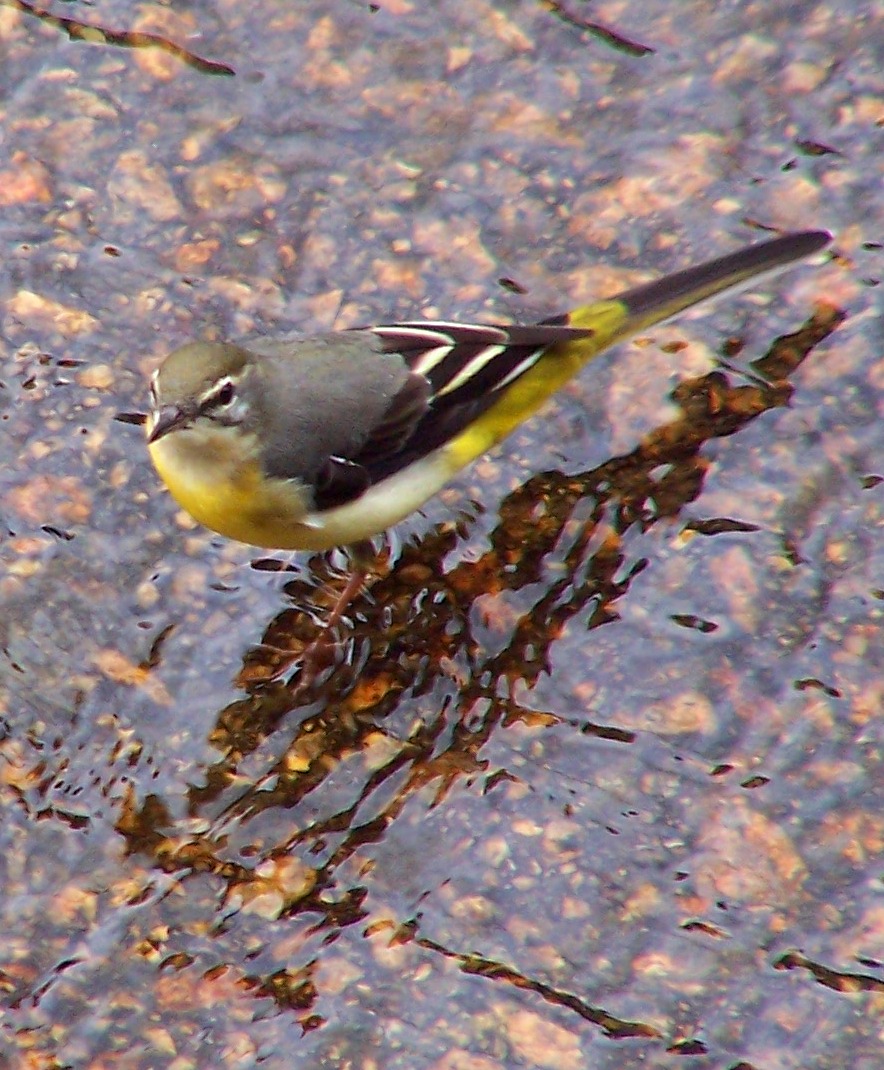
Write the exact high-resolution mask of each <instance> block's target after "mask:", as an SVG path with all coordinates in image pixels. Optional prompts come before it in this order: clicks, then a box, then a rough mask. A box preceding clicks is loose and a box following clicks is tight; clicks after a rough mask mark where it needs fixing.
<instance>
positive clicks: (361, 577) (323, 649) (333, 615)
mask: <svg viewBox="0 0 884 1070" xmlns="http://www.w3.org/2000/svg"><path fill="white" fill-rule="evenodd" d="M349 556H350V575H349V576H348V577H347V582H346V584H345V585H344V589H343V590H342V591H341V593H340V594H339V595H338V597H337V598H336V599H335V603H334V605H333V606H332V607H331V609H330V611H329V613H328V616H327V617H326V619H325V620H324V621H323V623H322V630H321V631H320V633H319V635H318V636H317V637H316V638H315V639H314V640H313V642H312V643H310V644H309V646H307V647H306V648H305V649H304V651H303V653H302V654H301V657H300V661H301V668H300V671H299V673H298V683H297V690H298V691H301V690H303V689H305V688H307V687H309V686H310V685H311V684H312V683H313V681H314V680H315V679H316V677H317V675H318V674H319V672H320V671H321V670H322V669H323V668H325V666H326V665H327V664H328V663H329V660H330V658H329V653H330V652H334V650H335V647H336V646H337V642H336V640H335V638H334V635H333V632H334V629H335V628H336V627H337V626H338V624H340V622H341V618H342V617H343V616H344V614H345V613H346V611H347V607H348V606H349V605H350V603H351V602H352V601H353V599H354V598H355V597H356V596H357V595H358V594H359V592H360V591H361V590H362V587H363V585H364V584H365V581H366V579H367V578H368V574H369V570H370V566H371V564H372V562H373V560H374V557H375V551H374V546H373V545H372V544H371V543H370V542H368V541H365V542H359V543H356V544H354V545H353V546H351V547H350V548H349Z"/></svg>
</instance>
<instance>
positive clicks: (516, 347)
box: [352, 317, 592, 483]
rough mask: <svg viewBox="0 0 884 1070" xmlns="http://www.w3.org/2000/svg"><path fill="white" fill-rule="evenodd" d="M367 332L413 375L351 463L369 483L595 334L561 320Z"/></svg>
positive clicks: (387, 327)
mask: <svg viewBox="0 0 884 1070" xmlns="http://www.w3.org/2000/svg"><path fill="white" fill-rule="evenodd" d="M371 331H372V333H373V334H375V335H376V336H377V337H378V338H379V339H380V340H381V343H382V345H383V348H384V350H385V351H386V352H390V353H392V352H395V353H399V354H401V356H402V358H403V359H404V360H405V362H406V364H407V365H408V367H409V368H410V369H411V370H412V375H411V376H409V378H408V380H407V382H406V384H405V386H404V387H403V388H402V390H400V392H399V393H398V394H397V395H396V397H395V398H393V401H392V402H391V404H390V408H389V409H388V411H387V414H386V415H385V417H384V420H383V421H382V422H381V424H380V425H379V426H378V427H377V428H375V430H374V431H373V433H372V435H371V437H370V438H369V440H368V442H367V443H366V444H365V446H364V447H363V448H362V449H361V450H360V451H359V453H358V454H357V455H356V456H355V457H354V458H352V460H353V462H355V464H357V465H361V466H362V467H364V469H365V471H366V474H367V476H368V479H369V480H370V482H371V483H376V482H378V481H379V480H381V479H384V478H386V477H387V476H390V475H393V474H394V473H395V472H398V471H400V470H401V469H403V468H405V467H406V466H407V465H408V464H410V463H411V462H412V461H416V460H419V459H420V458H421V457H425V456H426V455H427V454H429V453H431V452H432V451H433V450H435V449H438V448H439V447H440V446H442V445H444V444H445V443H446V442H449V441H450V440H451V439H452V438H454V437H455V436H456V435H458V434H459V433H460V432H461V431H463V430H464V428H465V427H467V426H468V425H469V424H470V423H471V422H472V421H473V420H475V419H477V418H478V417H479V416H480V415H481V414H482V413H483V412H484V411H485V410H486V409H488V408H489V407H490V406H491V405H493V404H494V402H495V401H496V400H497V399H498V398H499V396H500V391H501V390H502V389H504V388H505V387H507V386H509V385H511V383H513V382H515V381H516V380H517V379H518V378H519V377H520V376H521V375H524V373H525V372H527V371H528V370H529V369H530V368H532V367H533V366H534V364H535V363H536V362H537V360H539V359H540V357H541V356H542V354H543V353H544V352H545V350H547V349H548V348H549V347H550V346H552V345H555V344H557V343H561V342H566V341H571V340H573V339H575V338H585V337H587V335H589V334H591V333H592V332H591V331H589V330H586V329H583V328H573V327H569V326H567V318H566V317H562V318H561V319H556V320H549V321H545V322H543V323H538V324H536V325H533V326H525V327H522V326H516V327H498V326H485V325H484V324H455V323H446V322H431V321H428V322H420V321H416V322H405V323H394V324H384V325H381V326H378V327H373V328H371ZM419 384H420V385H419Z"/></svg>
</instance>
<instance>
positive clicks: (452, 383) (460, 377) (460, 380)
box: [438, 345, 507, 397]
mask: <svg viewBox="0 0 884 1070" xmlns="http://www.w3.org/2000/svg"><path fill="white" fill-rule="evenodd" d="M506 348H507V347H506V346H505V345H497V346H486V347H485V348H484V349H480V350H479V352H478V353H477V354H476V355H475V356H474V357H473V359H472V360H470V361H467V363H466V364H464V366H463V367H462V368H461V369H460V371H459V372H458V373H457V375H455V376H453V377H452V378H451V379H449V380H448V382H447V383H446V384H445V386H443V387H442V389H441V390H440V391H439V392H438V396H439V397H442V395H443V394H448V393H450V392H451V391H452V390H457V388H458V387H459V386H463V384H464V383H468V382H469V381H470V379H472V377H473V376H474V375H476V374H477V373H478V372H480V371H481V370H482V369H483V368H484V367H485V365H486V364H489V363H490V362H491V361H492V360H494V358H495V357H499V356H500V354H501V353H504V352H506Z"/></svg>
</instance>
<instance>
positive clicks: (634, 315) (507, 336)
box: [145, 230, 832, 628]
mask: <svg viewBox="0 0 884 1070" xmlns="http://www.w3.org/2000/svg"><path fill="white" fill-rule="evenodd" d="M831 239H832V236H831V234H829V233H828V232H827V231H824V230H805V231H798V232H793V233H786V234H782V235H780V236H778V237H776V238H772V239H769V240H766V241H763V242H759V243H756V244H753V245H748V246H745V247H743V248H741V249H738V250H737V251H736V252H732V253H729V254H727V255H725V256H720V257H718V258H717V259H714V260H710V261H707V262H705V263H701V264H698V265H696V266H693V267H688V268H686V269H684V270H681V271H676V272H675V273H673V274H669V275H666V276H664V277H662V278H659V279H656V280H654V281H651V282H648V283H644V284H641V285H638V286H635V287H632V288H630V289H627V290H625V291H623V292H622V293H620V294H617V295H615V296H613V297H610V298H606V299H604V300H600V301H594V302H591V303H589V304H584V305H582V306H579V307H576V308H574V309H572V310H571V311H570V312H566V313H564V314H562V315H559V316H555V317H552V318H549V319H544V320H542V321H540V322H537V323H531V324H524V325H523V324H513V325H506V324H484V323H473V322H453V321H448V320H405V321H402V322H393V323H381V324H378V325H376V326H371V327H362V328H349V329H344V330H336V331H330V332H327V333H323V334H317V335H312V336H300V335H296V334H283V335H278V336H276V337H266V338H260V339H257V340H250V341H248V342H244V343H242V344H237V343H231V342H216V341H195V342H190V343H187V344H185V345H183V346H181V347H180V348H178V349H176V350H174V351H173V352H172V353H170V354H169V355H168V356H167V357H166V358H165V360H164V361H163V362H162V363H161V364H160V366H159V367H158V368H157V369H156V371H155V372H154V373H153V375H152V377H151V381H150V408H149V413H148V416H147V419H146V421H145V425H146V435H147V443H148V450H149V453H150V457H151V460H152V462H153V465H154V467H155V469H156V471H157V473H158V475H159V476H160V478H161V479H162V481H163V482H164V483H165V485H166V487H167V488H168V490H169V491H170V492H171V494H172V497H173V498H174V499H175V500H176V501H177V502H178V504H179V505H180V506H182V507H183V508H184V509H185V510H186V511H187V512H188V513H189V514H190V515H191V516H192V517H193V518H194V519H195V520H197V521H198V522H199V523H201V524H203V525H205V526H206V527H208V528H211V529H212V530H213V531H216V532H218V533H220V534H221V535H224V536H226V537H228V538H231V539H235V540H238V541H240V542H243V543H248V544H251V545H253V546H258V547H263V548H268V549H277V550H310V551H321V550H328V549H331V548H333V547H339V546H343V547H351V548H352V547H355V548H356V553H355V555H354V560H355V562H356V564H357V566H358V565H359V561H360V556H361V557H362V559H363V561H364V547H365V545H366V543H367V541H368V540H370V539H371V538H372V537H373V536H375V535H378V534H379V533H381V532H384V531H386V530H387V529H389V528H391V527H392V526H394V525H395V524H397V523H398V522H399V521H401V520H403V519H404V518H405V517H407V516H409V515H410V514H411V513H413V512H414V511H416V510H417V509H419V508H420V507H421V506H422V505H423V504H424V503H425V502H426V501H427V500H428V499H430V498H431V497H433V496H434V495H435V494H436V493H437V492H438V491H440V490H441V489H442V487H443V486H444V485H445V484H446V483H448V482H449V481H450V480H451V479H452V477H453V476H455V475H456V474H457V473H458V472H459V471H460V470H461V469H463V468H464V467H466V466H467V465H468V464H470V463H471V462H472V461H474V460H475V459H476V458H478V457H480V456H481V455H482V454H484V453H486V452H488V451H489V450H490V449H491V448H492V447H493V446H495V445H496V444H497V443H498V442H500V441H501V440H502V439H503V438H505V437H506V436H507V435H508V434H509V433H510V432H511V431H513V430H514V429H515V428H516V427H518V426H519V425H520V424H522V423H523V422H524V421H525V420H527V419H528V418H529V417H530V416H532V415H533V414H534V413H535V412H536V411H537V410H538V409H539V408H540V407H541V406H542V405H543V403H544V402H545V401H546V400H547V399H548V398H549V397H550V396H551V395H552V394H554V393H555V392H556V391H557V390H558V389H560V388H561V387H562V386H563V385H564V384H565V383H566V382H567V381H568V380H570V379H571V378H572V377H573V376H575V375H576V374H577V373H578V372H579V371H580V370H581V369H582V368H583V366H584V365H586V364H587V363H588V362H589V361H590V360H592V359H593V358H595V357H597V356H598V355H599V354H600V353H602V352H604V351H605V350H607V349H609V348H610V347H611V346H613V345H615V344H616V343H618V342H622V341H625V340H626V339H628V338H630V337H632V336H634V335H636V334H638V333H640V332H642V331H645V330H647V329H648V328H650V327H652V326H654V325H656V324H658V323H660V322H662V321H664V320H668V319H671V318H673V317H674V316H676V315H678V314H679V313H681V312H683V311H685V310H686V309H688V308H690V307H691V306H693V305H696V304H699V303H700V302H702V301H706V300H708V299H710V298H713V297H716V296H718V295H720V294H722V293H724V292H726V291H730V290H735V289H742V288H746V287H747V286H750V285H753V284H754V283H756V282H757V281H758V280H759V279H760V278H761V277H762V276H765V275H768V274H770V273H773V272H776V271H779V270H782V269H783V268H786V267H788V266H789V265H791V264H793V263H795V262H796V261H799V260H801V259H803V258H805V257H808V256H811V255H813V254H815V253H817V252H819V251H820V250H822V249H823V248H825V246H826V245H828V244H829V242H830V241H831ZM369 545H370V544H369ZM365 575H366V571H365V568H364V567H354V570H353V574H352V575H351V578H350V580H349V582H348V584H347V587H346V588H345V590H344V592H343V593H342V595H341V600H339V602H338V603H336V605H335V606H334V607H333V609H332V611H331V613H330V614H329V617H328V618H327V621H326V628H329V627H331V626H332V625H333V624H334V623H337V621H338V620H339V619H340V617H341V615H342V614H343V612H344V610H345V609H346V605H347V604H348V603H349V601H350V600H352V598H353V597H354V595H355V594H356V593H357V592H358V590H359V589H360V587H361V585H362V583H363V582H364V578H365ZM345 595H346V601H343V599H344V596H345Z"/></svg>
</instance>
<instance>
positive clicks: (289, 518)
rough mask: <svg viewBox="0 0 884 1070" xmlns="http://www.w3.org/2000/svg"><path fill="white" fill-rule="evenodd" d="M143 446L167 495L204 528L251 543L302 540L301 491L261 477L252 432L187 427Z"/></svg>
mask: <svg viewBox="0 0 884 1070" xmlns="http://www.w3.org/2000/svg"><path fill="white" fill-rule="evenodd" d="M148 448H149V450H150V456H151V460H152V461H153V464H154V467H155V468H156V470H157V473H158V474H159V476H160V478H161V479H162V480H163V482H164V483H165V484H166V486H167V487H168V489H169V492H170V493H171V495H172V497H173V498H174V499H175V501H176V502H178V504H179V505H180V506H181V507H182V508H183V509H186V510H187V512H188V513H190V515H191V516H192V517H193V518H194V519H195V520H198V521H199V522H200V523H201V524H205V526H206V527H207V528H211V529H212V530H213V531H217V532H218V533H219V534H221V535H225V536H226V537H227V538H229V539H237V540H238V541H239V542H247V543H251V544H252V545H253V546H263V547H267V548H273V549H299V548H301V547H302V546H304V545H305V541H304V538H303V537H302V533H301V531H300V530H299V529H302V528H303V527H304V525H303V524H302V521H303V519H304V517H305V516H306V513H307V508H306V495H305V493H304V491H303V489H302V488H300V487H299V486H298V485H297V483H295V482H293V481H290V480H278V479H275V480H268V479H266V478H264V475H263V473H262V470H261V466H260V463H259V461H258V455H257V445H256V443H255V441H254V436H250V435H246V434H243V433H242V432H241V431H238V430H235V429H232V428H219V427H212V428H202V427H189V428H185V429H182V430H180V431H174V432H172V433H171V434H168V435H164V436H163V437H162V438H160V439H158V440H157V441H156V442H152V443H150V445H149V447H148ZM306 545H309V540H308V541H307V543H306Z"/></svg>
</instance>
